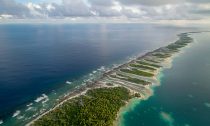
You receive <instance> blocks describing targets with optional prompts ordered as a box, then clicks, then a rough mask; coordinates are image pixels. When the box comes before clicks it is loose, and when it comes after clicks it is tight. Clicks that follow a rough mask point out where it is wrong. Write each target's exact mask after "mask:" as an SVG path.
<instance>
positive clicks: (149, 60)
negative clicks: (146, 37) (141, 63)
mask: <svg viewBox="0 0 210 126" xmlns="http://www.w3.org/2000/svg"><path fill="white" fill-rule="evenodd" d="M144 60H145V61H148V62H152V63H160V62H159V61H155V60H151V59H144Z"/></svg>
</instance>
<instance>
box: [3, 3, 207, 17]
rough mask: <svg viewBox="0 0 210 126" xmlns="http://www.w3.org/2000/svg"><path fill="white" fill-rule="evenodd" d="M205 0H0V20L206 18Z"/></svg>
mask: <svg viewBox="0 0 210 126" xmlns="http://www.w3.org/2000/svg"><path fill="white" fill-rule="evenodd" d="M209 15H210V1H209V0H199V1H198V0H61V1H60V2H59V3H58V2H49V1H46V2H42V3H33V2H28V3H27V2H26V3H20V2H17V1H15V0H0V20H4V19H72V20H76V19H90V18H92V19H110V20H115V19H123V20H138V21H146V20H205V19H206V20H208V19H209V18H208V17H209Z"/></svg>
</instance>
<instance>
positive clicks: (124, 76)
mask: <svg viewBox="0 0 210 126" xmlns="http://www.w3.org/2000/svg"><path fill="white" fill-rule="evenodd" d="M117 75H118V76H120V77H118V76H115V75H110V77H112V78H117V79H120V80H124V81H128V82H131V83H136V84H142V85H148V84H150V82H147V81H145V80H140V79H137V78H132V77H129V76H126V75H123V74H117Z"/></svg>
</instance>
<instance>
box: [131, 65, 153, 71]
mask: <svg viewBox="0 0 210 126" xmlns="http://www.w3.org/2000/svg"><path fill="white" fill-rule="evenodd" d="M130 66H131V67H136V68H142V69H148V70H152V71H155V70H156V69H155V68H153V67H149V66H144V65H139V64H130Z"/></svg>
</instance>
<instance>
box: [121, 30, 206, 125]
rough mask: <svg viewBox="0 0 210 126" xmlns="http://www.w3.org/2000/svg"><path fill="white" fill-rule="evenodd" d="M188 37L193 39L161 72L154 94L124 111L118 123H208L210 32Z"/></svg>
mask: <svg viewBox="0 0 210 126" xmlns="http://www.w3.org/2000/svg"><path fill="white" fill-rule="evenodd" d="M191 37H192V38H194V41H195V42H194V43H193V44H191V45H190V47H187V48H185V49H184V50H183V51H182V53H181V54H180V55H179V56H178V57H176V58H175V59H174V60H173V66H172V68H170V69H165V70H164V71H163V72H162V74H163V76H162V77H161V79H160V81H161V86H159V87H156V88H155V89H154V95H153V96H151V97H150V98H149V99H148V100H145V101H141V102H138V103H135V104H134V105H133V106H132V108H129V109H127V111H124V112H123V115H122V119H121V124H120V125H122V126H210V77H209V76H210V33H198V34H192V35H191Z"/></svg>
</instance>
